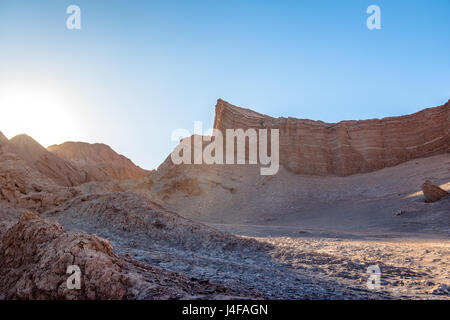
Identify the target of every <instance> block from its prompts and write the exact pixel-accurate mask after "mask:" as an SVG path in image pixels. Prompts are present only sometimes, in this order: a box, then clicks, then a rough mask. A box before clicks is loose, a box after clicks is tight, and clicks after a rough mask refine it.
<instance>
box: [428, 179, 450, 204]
mask: <svg viewBox="0 0 450 320" xmlns="http://www.w3.org/2000/svg"><path fill="white" fill-rule="evenodd" d="M422 191H423V194H424V196H425V199H426V201H427V202H436V201H439V200H441V199H443V198H445V197H447V196H448V195H449V193H448V192H447V191H445V190H443V189H441V188H439V187H438V186H435V185H434V184H433V183H432V182H431V181H430V180H427V181H425V183H424V184H423V185H422Z"/></svg>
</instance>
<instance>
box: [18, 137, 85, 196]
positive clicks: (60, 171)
mask: <svg viewBox="0 0 450 320" xmlns="http://www.w3.org/2000/svg"><path fill="white" fill-rule="evenodd" d="M9 144H10V151H11V152H14V153H16V154H17V155H18V156H19V157H20V158H21V159H23V160H24V161H25V162H27V163H28V165H29V166H30V167H32V168H33V169H36V170H37V171H38V172H39V173H41V174H42V175H44V176H46V177H48V178H50V179H51V180H53V181H54V182H55V183H56V184H57V185H60V186H65V187H70V186H75V185H79V184H80V183H82V182H84V180H85V178H84V175H83V173H81V172H80V171H78V170H77V168H75V167H74V166H73V165H71V163H70V162H68V161H65V160H63V159H61V158H60V157H58V156H56V155H54V154H52V153H50V152H48V151H47V150H46V149H45V148H44V147H43V146H41V145H40V144H39V143H38V142H36V141H35V140H34V139H33V138H31V137H29V136H27V135H25V134H21V135H18V136H15V137H14V138H12V139H11V140H10V141H9Z"/></svg>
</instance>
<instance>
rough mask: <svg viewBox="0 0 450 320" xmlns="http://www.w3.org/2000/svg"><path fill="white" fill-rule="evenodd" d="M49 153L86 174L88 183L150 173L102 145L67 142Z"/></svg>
mask: <svg viewBox="0 0 450 320" xmlns="http://www.w3.org/2000/svg"><path fill="white" fill-rule="evenodd" d="M48 151H50V152H51V153H53V154H55V155H57V156H59V157H60V158H62V159H65V160H66V161H69V162H70V163H71V164H72V165H73V166H75V167H77V168H79V169H80V170H82V171H84V172H86V181H107V180H113V179H116V180H125V179H138V178H143V177H145V176H146V175H148V174H149V173H150V171H147V170H144V169H141V168H140V167H138V166H136V165H135V164H134V163H133V162H132V161H131V160H130V159H128V158H126V157H124V156H123V155H120V154H117V153H116V152H115V151H114V150H113V149H111V148H110V147H109V146H107V145H105V144H101V143H94V144H89V143H85V142H65V143H63V144H60V145H52V146H50V147H48Z"/></svg>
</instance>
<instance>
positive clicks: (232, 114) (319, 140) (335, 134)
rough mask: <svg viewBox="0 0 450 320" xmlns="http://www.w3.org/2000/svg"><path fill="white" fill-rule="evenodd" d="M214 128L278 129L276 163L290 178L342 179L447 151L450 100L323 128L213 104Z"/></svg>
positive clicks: (449, 147) (449, 148)
mask: <svg viewBox="0 0 450 320" xmlns="http://www.w3.org/2000/svg"><path fill="white" fill-rule="evenodd" d="M214 128H215V129H220V130H222V131H224V130H225V129H235V128H242V129H248V128H255V129H261V128H274V129H279V130H280V163H281V164H282V165H283V166H285V167H286V168H287V169H288V170H291V171H293V172H295V173H302V174H310V175H338V176H346V175H352V174H355V173H363V172H370V171H375V170H378V169H382V168H384V167H391V166H395V165H398V164H400V163H402V162H406V161H408V160H412V159H416V158H421V157H429V156H432V155H436V154H440V153H446V152H450V100H449V102H447V103H446V104H444V105H442V106H439V107H435V108H429V109H424V110H422V111H420V112H417V113H414V114H411V115H406V116H400V117H389V118H383V119H371V120H361V121H341V122H339V123H325V122H322V121H312V120H305V119H295V118H272V117H269V116H266V115H263V114H260V113H257V112H254V111H252V110H249V109H243V108H239V107H236V106H233V105H231V104H229V103H228V102H225V101H223V100H221V99H219V100H218V101H217V105H216V116H215V120H214Z"/></svg>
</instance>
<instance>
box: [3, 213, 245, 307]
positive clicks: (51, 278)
mask: <svg viewBox="0 0 450 320" xmlns="http://www.w3.org/2000/svg"><path fill="white" fill-rule="evenodd" d="M0 230H1V229H0ZM69 265H76V266H78V267H79V268H80V271H81V288H80V289H69V288H68V286H67V279H68V277H69V276H70V274H67V273H66V272H67V267H68V266H69ZM215 295H220V296H221V297H226V296H237V295H238V292H236V291H233V290H230V289H227V288H224V287H219V286H215V285H212V284H210V283H206V282H201V281H198V280H194V279H190V278H188V277H186V276H183V275H181V274H177V273H175V272H170V271H165V270H161V269H158V268H154V267H151V266H148V265H146V264H145V263H142V262H138V261H135V260H133V259H131V258H125V257H120V256H118V255H117V254H115V253H114V251H113V248H112V246H111V245H110V243H109V242H108V241H107V240H105V239H102V238H100V237H97V236H95V235H89V234H86V233H78V232H77V233H74V232H69V233H68V232H66V231H65V230H64V228H63V227H61V226H60V225H59V224H58V223H56V222H50V221H47V220H44V219H42V218H41V217H40V216H39V215H36V214H33V213H31V212H25V213H24V214H23V215H22V216H21V217H20V219H19V221H18V222H17V223H16V224H15V225H14V226H12V227H10V228H9V229H8V230H7V231H6V232H3V233H0V299H170V298H178V299H182V298H191V297H193V296H196V297H198V298H210V299H211V298H214V297H215Z"/></svg>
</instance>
